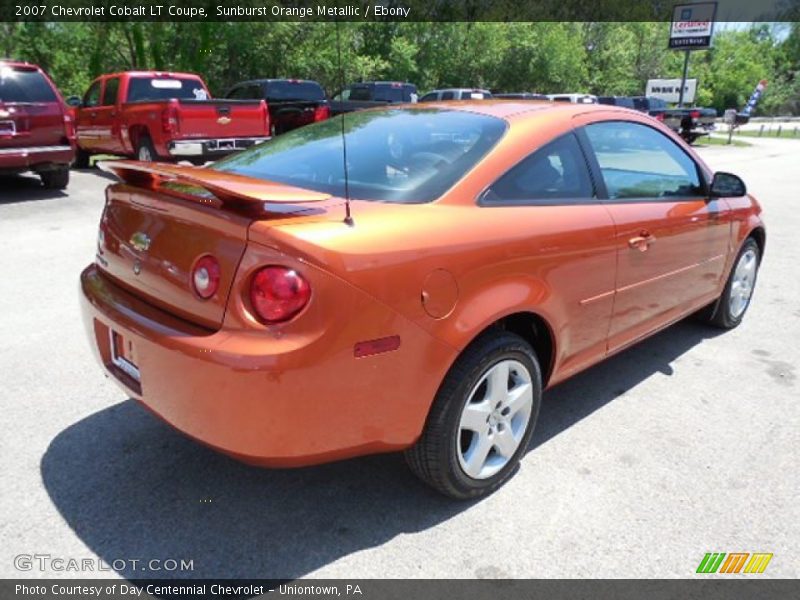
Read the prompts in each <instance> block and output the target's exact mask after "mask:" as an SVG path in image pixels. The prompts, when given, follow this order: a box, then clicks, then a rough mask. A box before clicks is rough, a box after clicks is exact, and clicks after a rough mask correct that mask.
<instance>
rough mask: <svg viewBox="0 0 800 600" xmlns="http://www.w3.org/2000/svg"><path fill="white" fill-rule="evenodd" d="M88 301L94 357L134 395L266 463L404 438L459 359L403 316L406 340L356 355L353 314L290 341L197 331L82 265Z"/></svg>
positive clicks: (235, 452) (302, 461)
mask: <svg viewBox="0 0 800 600" xmlns="http://www.w3.org/2000/svg"><path fill="white" fill-rule="evenodd" d="M332 279H335V278H332ZM336 281H338V280H336ZM342 285H345V286H346V285H347V284H342ZM347 287H348V288H349V286H347ZM357 293H359V294H360V292H357ZM370 302H373V303H374V301H372V300H371V299H370ZM81 307H82V313H83V320H84V325H85V328H86V332H87V335H88V337H89V340H90V344H91V345H92V347H93V349H94V352H95V355H96V357H97V359H98V360H99V362H100V364H101V365H102V366H103V368H104V369H105V371H106V372H107V373H108V374H109V375H110V376H112V377H113V378H114V379H115V380H116V382H117V383H118V384H119V385H120V387H122V388H123V390H124V391H125V392H126V393H127V394H128V395H130V396H132V397H134V398H136V399H138V400H140V401H141V402H142V403H143V404H144V405H145V406H146V407H148V408H149V409H150V410H152V411H153V412H154V413H156V414H157V415H158V416H160V417H161V418H162V419H164V420H165V421H167V422H168V423H169V424H171V425H172V426H174V427H175V428H177V429H179V430H180V431H182V432H184V433H185V434H187V435H189V436H190V437H192V438H194V439H196V440H198V441H200V442H202V443H204V444H206V445H208V446H211V447H213V448H215V449H217V450H219V451H221V452H224V453H226V454H229V455H231V456H233V457H234V458H237V459H239V460H242V461H244V462H248V463H251V464H257V465H262V466H276V467H289V466H302V465H310V464H317V463H322V462H328V461H332V460H338V459H342V458H348V457H351V456H356V455H362V454H372V453H378V452H388V451H394V450H400V449H402V448H405V447H408V446H409V445H411V444H412V443H413V442H414V441H415V440H416V438H417V437H418V436H419V433H420V431H421V429H422V426H423V424H424V421H425V418H426V416H427V411H428V408H429V406H430V403H431V401H432V399H433V396H434V395H435V393H436V389H437V388H438V385H439V383H440V382H441V371H440V370H439V369H440V368H443V369H444V370H445V371H446V369H447V367H448V365H449V364H450V361H451V360H452V359H453V351H452V350H451V349H449V348H446V347H444V346H443V345H440V344H438V342H432V341H431V340H430V339H429V338H427V337H426V336H427V334H424V333H423V332H421V330H419V329H418V328H417V326H416V325H413V324H411V323H409V322H407V321H405V320H404V319H399V320H398V322H397V332H398V334H399V335H401V336H402V337H403V347H401V348H400V349H399V350H397V351H395V352H390V353H386V354H380V355H375V356H370V357H366V358H354V355H353V346H352V344H351V343H350V342H345V344H344V347H343V346H342V344H341V342H342V340H341V337H342V336H343V335H345V336H348V334H350V333H352V330H351V326H350V325H343V324H342V323H345V321H341V322H337V323H336V324H335V325H334V326H333V327H332V330H333V331H331V332H323V333H321V334H320V335H319V336H315V335H303V336H300V337H299V338H298V339H294V340H293V339H290V338H291V337H292V336H288V335H287V336H280V335H270V334H269V333H268V332H265V331H243V330H236V329H234V328H230V329H228V328H226V327H225V325H223V327H222V329H220V330H219V331H216V332H214V331H210V330H205V329H201V328H199V327H196V326H193V325H190V324H188V323H187V322H186V321H183V320H181V319H178V318H177V317H174V316H172V315H170V314H168V313H166V312H164V311H161V310H160V309H158V308H156V307H153V306H152V305H150V304H147V303H145V302H143V301H142V300H140V299H138V298H137V297H136V296H134V295H132V294H130V293H128V292H127V291H125V290H123V289H122V288H120V287H118V286H117V285H116V284H114V283H113V282H111V281H110V280H109V279H108V278H107V277H106V276H105V275H103V274H102V273H101V272H100V271H99V270H98V269H97V268H96V266H94V265H91V266H89V267H88V268H86V269H85V270H84V271H83V273H82V275H81ZM357 309H358V310H360V311H362V312H363V311H364V309H363V308H362V307H357ZM374 310H378V311H384V310H388V309H384V308H383V307H376V308H375V309H374ZM380 317H381V318H384V319H388V318H389V316H388V313H387V312H380ZM343 319H344V317H343ZM342 327H344V328H345V329H344V331H343V330H342ZM112 332H114V334H116V335H119V336H121V338H122V339H124V341H125V343H126V344H130V345H131V356H132V357H134V360H133V362H134V363H135V372H134V371H132V370H130V369H127V368H123V369H121V368H119V366H118V365H116V364H115V361H114V357H113V356H112V354H113V351H112V341H111V340H112ZM430 362H434V363H437V362H438V364H439V365H440V367H434V366H432V365H431V364H429V363H430ZM409 371H413V372H409ZM137 375H138V377H139V378H140V379H139V382H137V381H136V376H137Z"/></svg>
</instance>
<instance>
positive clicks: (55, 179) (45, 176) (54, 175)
mask: <svg viewBox="0 0 800 600" xmlns="http://www.w3.org/2000/svg"><path fill="white" fill-rule="evenodd" d="M39 177H40V178H41V180H42V185H43V186H44V187H45V188H47V189H48V190H63V189H64V188H66V187H67V186H68V185H69V167H59V168H58V169H53V170H52V171H42V172H41V173H39Z"/></svg>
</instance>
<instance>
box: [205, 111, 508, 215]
mask: <svg viewBox="0 0 800 600" xmlns="http://www.w3.org/2000/svg"><path fill="white" fill-rule="evenodd" d="M342 118H344V130H345V139H346V148H347V176H348V188H349V192H350V197H351V198H354V199H359V200H378V201H385V202H403V203H416V202H430V201H432V200H435V199H436V198H438V197H439V196H441V195H442V194H443V193H444V192H445V191H447V190H448V189H449V188H450V187H451V186H452V185H453V184H454V183H455V182H456V181H458V179H460V178H461V177H462V176H463V175H464V174H465V173H467V172H468V171H469V170H470V169H471V168H472V167H473V166H474V165H475V164H476V163H477V162H478V161H479V160H480V159H481V158H482V157H483V156H484V155H485V154H486V153H487V152H488V151H489V150H490V149H491V148H492V147H493V146H494V145H495V144H496V143H497V141H498V140H499V139H500V138H501V137H502V136H503V133H504V132H505V130H506V123H505V121H503V120H501V119H498V118H495V117H489V116H486V115H478V114H473V113H469V112H464V111H455V110H438V109H424V110H409V109H385V110H376V111H361V112H354V113H347V114H346V115H342V116H341V117H338V118H334V119H328V120H326V121H321V122H319V123H315V124H312V125H308V126H306V127H302V128H300V129H295V130H294V131H291V132H289V133H287V134H285V135H282V136H279V137H276V138H273V139H272V140H271V141H269V142H265V143H263V144H260V145H258V146H255V147H253V148H251V149H250V150H246V151H245V152H242V153H240V154H235V155H232V156H230V157H228V158H225V159H223V160H221V161H218V162H217V163H215V164H214V166H213V167H211V168H213V169H217V170H220V171H227V172H231V173H237V174H240V175H246V176H248V177H255V178H258V179H265V180H268V181H276V182H279V183H285V184H288V185H294V186H297V187H302V188H306V189H309V190H314V191H319V192H323V193H328V194H332V195H334V196H340V197H343V196H344V195H345V187H344V186H345V178H344V164H343V163H344V159H343V157H344V148H343V145H342V120H341V119H342Z"/></svg>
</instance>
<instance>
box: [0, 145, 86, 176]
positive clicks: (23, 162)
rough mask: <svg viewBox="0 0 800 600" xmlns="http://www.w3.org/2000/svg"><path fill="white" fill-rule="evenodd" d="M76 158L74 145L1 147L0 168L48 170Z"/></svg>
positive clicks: (6, 169)
mask: <svg viewBox="0 0 800 600" xmlns="http://www.w3.org/2000/svg"><path fill="white" fill-rule="evenodd" d="M74 158H75V150H74V149H73V148H72V146H68V145H65V146H31V147H19V148H0V170H3V171H27V170H34V171H36V170H47V169H48V168H49V167H51V166H58V165H68V164H69V163H71V162H72V160H73V159H74Z"/></svg>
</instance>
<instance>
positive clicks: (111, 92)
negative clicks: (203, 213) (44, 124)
mask: <svg viewBox="0 0 800 600" xmlns="http://www.w3.org/2000/svg"><path fill="white" fill-rule="evenodd" d="M71 103H73V104H77V105H78V106H77V108H76V112H77V116H76V120H77V131H78V156H77V160H76V166H78V167H87V166H89V157H90V156H91V155H92V154H115V155H121V156H131V157H136V158H138V159H139V160H143V161H153V160H171V159H187V160H191V161H195V162H205V161H207V160H213V159H216V158H219V157H222V156H225V155H227V154H230V153H232V152H236V151H238V150H243V149H244V148H248V147H250V146H252V145H254V144H259V143H261V142H263V141H265V140H268V139H269V135H270V122H269V113H268V111H267V106H266V103H265V102H264V101H263V100H218V99H211V94H210V93H209V91H208V88H207V87H206V84H205V82H204V81H203V80H202V79H201V78H200V76H199V75H195V74H193V73H167V72H158V71H126V72H123V73H114V74H111V75H103V76H101V77H98V78H97V79H95V80H94V82H92V84H91V85H90V86H89V89H88V90H87V91H86V93H85V94H84V96H83V99H82V100H80V99H78V98H72V99H71Z"/></svg>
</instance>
